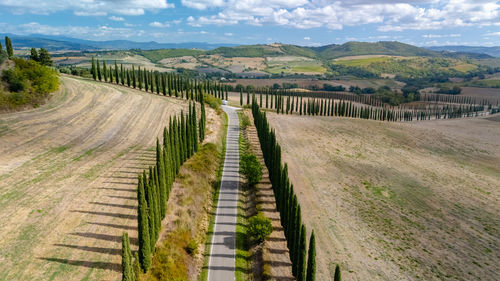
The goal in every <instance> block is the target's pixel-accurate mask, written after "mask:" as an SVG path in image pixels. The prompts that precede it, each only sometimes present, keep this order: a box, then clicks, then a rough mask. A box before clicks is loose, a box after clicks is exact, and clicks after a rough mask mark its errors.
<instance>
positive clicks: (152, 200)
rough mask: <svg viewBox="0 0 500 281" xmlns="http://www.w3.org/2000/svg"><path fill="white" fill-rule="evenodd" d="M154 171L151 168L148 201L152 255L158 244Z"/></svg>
mask: <svg viewBox="0 0 500 281" xmlns="http://www.w3.org/2000/svg"><path fill="white" fill-rule="evenodd" d="M153 177H154V176H153V169H152V167H151V166H149V178H148V183H147V192H146V193H147V195H148V197H147V201H148V215H149V242H150V248H151V253H154V252H155V244H156V230H157V226H156V220H157V219H156V206H155V197H154V195H155V192H154V190H155V188H154V178H153Z"/></svg>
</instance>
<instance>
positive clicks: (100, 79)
mask: <svg viewBox="0 0 500 281" xmlns="http://www.w3.org/2000/svg"><path fill="white" fill-rule="evenodd" d="M96 67H97V78H98V79H99V81H102V74H101V66H100V65H99V60H97V62H96Z"/></svg>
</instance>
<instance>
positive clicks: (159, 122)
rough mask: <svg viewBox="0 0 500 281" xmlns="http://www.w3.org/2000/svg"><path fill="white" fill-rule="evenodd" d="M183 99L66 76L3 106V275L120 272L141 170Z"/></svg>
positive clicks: (113, 275)
mask: <svg viewBox="0 0 500 281" xmlns="http://www.w3.org/2000/svg"><path fill="white" fill-rule="evenodd" d="M181 109H185V111H186V110H187V103H186V101H183V100H179V99H171V98H164V97H160V96H156V95H153V94H147V93H144V92H139V91H135V90H132V89H127V88H125V87H120V86H116V85H110V84H105V83H97V82H92V81H88V80H82V79H77V78H72V77H67V76H66V77H63V78H62V87H61V90H60V91H59V92H58V93H56V95H55V97H54V98H53V99H52V100H51V102H49V103H48V104H46V105H44V106H42V107H40V108H38V109H34V110H30V111H26V112H19V113H11V114H2V115H0V221H1V224H0V237H2V239H0V280H65V281H67V280H118V279H119V278H120V276H121V272H120V268H121V234H122V232H123V231H128V232H129V235H130V237H131V244H132V250H135V249H137V221H136V216H137V212H136V181H137V173H138V172H139V171H141V170H142V169H143V168H145V167H147V166H148V165H150V164H153V163H154V155H155V152H154V150H153V146H154V144H155V140H156V136H160V134H161V131H162V129H163V127H164V126H165V125H166V124H168V119H169V116H171V115H173V114H179V113H180V111H181Z"/></svg>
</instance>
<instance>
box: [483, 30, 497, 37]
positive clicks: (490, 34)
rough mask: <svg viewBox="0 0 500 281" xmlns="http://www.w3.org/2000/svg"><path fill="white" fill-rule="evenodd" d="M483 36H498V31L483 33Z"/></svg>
mask: <svg viewBox="0 0 500 281" xmlns="http://www.w3.org/2000/svg"><path fill="white" fill-rule="evenodd" d="M484 36H500V31H498V32H489V33H485V34H484Z"/></svg>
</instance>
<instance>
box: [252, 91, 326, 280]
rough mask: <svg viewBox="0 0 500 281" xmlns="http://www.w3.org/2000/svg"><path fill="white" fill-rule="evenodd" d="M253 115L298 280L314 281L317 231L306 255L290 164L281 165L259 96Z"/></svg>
mask: <svg viewBox="0 0 500 281" xmlns="http://www.w3.org/2000/svg"><path fill="white" fill-rule="evenodd" d="M252 114H253V118H254V123H255V127H256V129H257V134H258V137H259V140H260V146H261V149H262V154H263V155H264V161H265V163H266V166H267V168H268V170H269V179H270V181H271V184H272V188H273V191H274V197H275V200H276V207H277V209H278V211H279V213H280V218H281V224H282V226H283V229H284V233H285V237H286V240H287V246H288V249H289V252H290V260H291V261H292V273H293V275H294V276H295V278H296V279H297V280H298V281H304V280H307V281H313V280H315V274H316V242H315V237H314V230H313V231H312V232H311V236H310V239H309V253H308V254H307V255H306V249H307V245H306V240H307V236H306V235H307V232H306V226H305V225H304V223H303V222H302V213H301V208H300V204H299V202H298V200H297V196H296V194H295V192H294V190H293V184H291V183H290V180H289V178H288V166H287V164H286V163H285V165H284V166H283V165H282V164H281V147H280V145H279V144H278V142H277V141H276V135H275V133H274V131H273V130H272V129H271V128H270V126H269V123H268V122H267V118H266V114H265V113H264V112H262V111H261V110H260V107H259V105H258V104H257V100H256V98H255V97H254V98H253V102H252Z"/></svg>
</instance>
